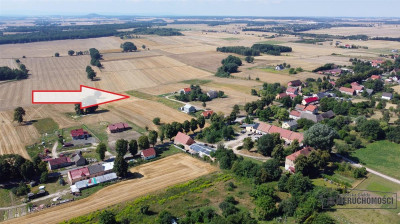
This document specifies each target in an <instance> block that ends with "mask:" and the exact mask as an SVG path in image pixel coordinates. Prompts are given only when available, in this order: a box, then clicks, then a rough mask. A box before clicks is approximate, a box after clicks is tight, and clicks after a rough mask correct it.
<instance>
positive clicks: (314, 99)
mask: <svg viewBox="0 0 400 224" xmlns="http://www.w3.org/2000/svg"><path fill="white" fill-rule="evenodd" d="M318 100H319V99H318V97H308V98H306V99H303V101H301V104H303V105H308V104H312V103H317V102H318Z"/></svg>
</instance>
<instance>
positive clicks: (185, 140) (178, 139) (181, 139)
mask: <svg viewBox="0 0 400 224" xmlns="http://www.w3.org/2000/svg"><path fill="white" fill-rule="evenodd" d="M194 143H196V142H195V141H194V140H193V139H192V138H191V137H190V136H189V135H185V134H183V133H182V132H178V134H177V135H176V136H175V138H174V144H175V145H178V144H181V145H183V146H185V148H186V147H189V146H190V145H191V144H194Z"/></svg>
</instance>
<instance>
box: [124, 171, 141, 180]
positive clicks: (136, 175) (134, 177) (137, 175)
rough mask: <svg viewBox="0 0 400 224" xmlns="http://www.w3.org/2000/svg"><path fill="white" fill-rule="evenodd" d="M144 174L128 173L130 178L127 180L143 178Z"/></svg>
mask: <svg viewBox="0 0 400 224" xmlns="http://www.w3.org/2000/svg"><path fill="white" fill-rule="evenodd" d="M143 177H144V176H143V174H141V173H138V172H134V173H128V176H127V177H126V178H127V179H139V178H143Z"/></svg>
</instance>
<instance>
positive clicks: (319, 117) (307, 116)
mask: <svg viewBox="0 0 400 224" xmlns="http://www.w3.org/2000/svg"><path fill="white" fill-rule="evenodd" d="M300 118H305V119H308V120H311V121H313V122H314V123H317V122H320V121H322V120H323V119H324V118H323V117H322V115H320V114H310V113H301V115H300Z"/></svg>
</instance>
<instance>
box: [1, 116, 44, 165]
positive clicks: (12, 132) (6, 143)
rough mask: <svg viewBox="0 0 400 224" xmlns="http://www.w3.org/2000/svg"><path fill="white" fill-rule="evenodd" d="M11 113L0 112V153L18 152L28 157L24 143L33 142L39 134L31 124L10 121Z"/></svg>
mask: <svg viewBox="0 0 400 224" xmlns="http://www.w3.org/2000/svg"><path fill="white" fill-rule="evenodd" d="M12 113H13V112H12V111H8V112H0V155H4V154H18V155H21V156H22V157H24V158H26V159H29V158H30V157H29V155H28V153H27V151H26V149H25V145H27V144H31V143H32V142H34V141H35V140H36V138H38V137H39V136H40V135H39V133H38V132H37V130H36V128H35V127H33V125H18V124H17V123H16V122H12Z"/></svg>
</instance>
